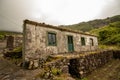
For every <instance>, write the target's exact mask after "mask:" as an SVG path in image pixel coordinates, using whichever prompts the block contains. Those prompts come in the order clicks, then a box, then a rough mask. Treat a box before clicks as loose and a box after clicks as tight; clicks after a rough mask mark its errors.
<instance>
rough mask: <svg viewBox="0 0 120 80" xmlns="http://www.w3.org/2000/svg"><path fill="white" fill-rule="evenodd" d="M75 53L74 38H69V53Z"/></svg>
mask: <svg viewBox="0 0 120 80" xmlns="http://www.w3.org/2000/svg"><path fill="white" fill-rule="evenodd" d="M73 51H74V45H73V36H68V52H73Z"/></svg>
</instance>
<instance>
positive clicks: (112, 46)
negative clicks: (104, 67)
mask: <svg viewBox="0 0 120 80" xmlns="http://www.w3.org/2000/svg"><path fill="white" fill-rule="evenodd" d="M99 49H102V50H103V49H111V50H119V49H120V46H116V45H99Z"/></svg>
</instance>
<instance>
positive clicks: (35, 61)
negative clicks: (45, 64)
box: [33, 60, 39, 68]
mask: <svg viewBox="0 0 120 80" xmlns="http://www.w3.org/2000/svg"><path fill="white" fill-rule="evenodd" d="M33 67H34V68H38V67H39V62H38V60H34V66H33Z"/></svg>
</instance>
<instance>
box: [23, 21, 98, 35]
mask: <svg viewBox="0 0 120 80" xmlns="http://www.w3.org/2000/svg"><path fill="white" fill-rule="evenodd" d="M26 24H31V25H35V26H41V27H47V28H52V29H57V30H60V31H67V32H72V33H78V34H84V35H89V36H94V37H97V36H95V35H92V34H88V33H84V32H80V31H77V30H71V29H66V28H61V27H58V26H53V25H49V24H45V23H38V22H35V21H30V20H27V19H26V20H24V25H26Z"/></svg>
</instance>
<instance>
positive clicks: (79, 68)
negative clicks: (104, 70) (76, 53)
mask: <svg viewBox="0 0 120 80" xmlns="http://www.w3.org/2000/svg"><path fill="white" fill-rule="evenodd" d="M111 59H113V51H102V52H95V53H92V54H91V53H90V54H87V55H84V56H80V57H79V58H75V59H70V65H69V73H70V74H71V75H72V76H73V77H78V78H83V77H85V76H87V75H88V74H90V73H91V72H92V71H94V70H95V69H97V68H99V67H101V66H103V65H105V64H106V63H107V62H109V61H110V60H111Z"/></svg>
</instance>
